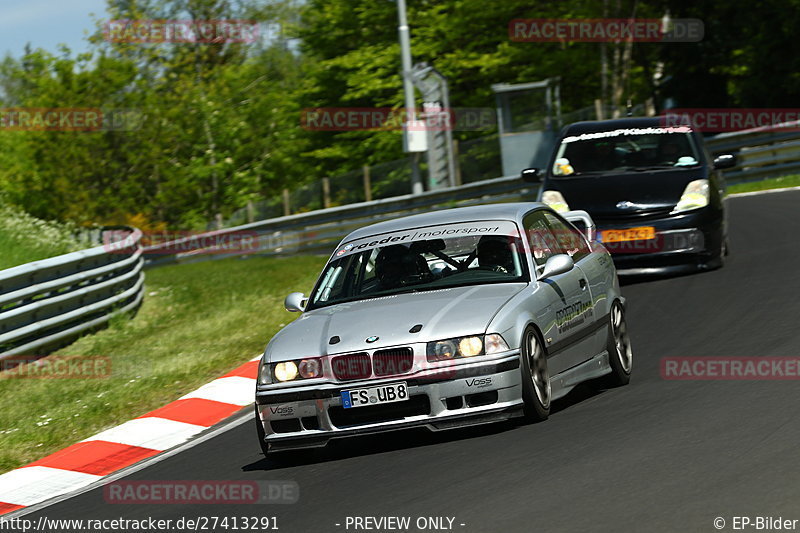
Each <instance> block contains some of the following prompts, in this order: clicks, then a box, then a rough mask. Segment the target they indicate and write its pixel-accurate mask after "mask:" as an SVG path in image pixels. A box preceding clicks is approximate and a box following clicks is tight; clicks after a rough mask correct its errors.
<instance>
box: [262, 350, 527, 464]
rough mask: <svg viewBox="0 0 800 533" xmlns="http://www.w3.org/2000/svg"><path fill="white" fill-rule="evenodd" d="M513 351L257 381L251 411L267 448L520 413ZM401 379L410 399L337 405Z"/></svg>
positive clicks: (443, 426) (449, 425)
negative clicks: (413, 367)
mask: <svg viewBox="0 0 800 533" xmlns="http://www.w3.org/2000/svg"><path fill="white" fill-rule="evenodd" d="M519 364H520V363H519V352H518V351H515V352H506V353H505V354H501V355H500V356H499V357H498V356H492V358H491V359H488V358H487V356H482V357H481V360H480V361H479V362H469V363H467V364H461V365H458V366H451V367H447V368H438V369H427V370H421V371H418V372H411V373H409V374H404V375H400V376H394V377H389V378H380V379H375V378H373V379H368V380H354V381H347V382H337V383H325V384H321V385H315V386H292V387H286V386H281V387H269V386H266V387H259V389H258V390H257V393H256V406H257V412H258V416H259V418H260V420H261V424H262V426H263V428H264V434H265V441H266V442H267V444H268V445H269V449H270V450H281V449H297V448H310V447H319V446H325V445H326V444H327V443H328V441H330V440H331V439H334V438H340V437H348V436H353V435H363V434H370V433H379V432H384V431H393V430H399V429H405V428H411V427H427V428H428V429H430V430H434V431H436V430H444V429H452V428H457V427H465V426H470V425H476V424H483V423H487V422H493V421H498V420H505V419H508V418H511V417H514V416H519V415H521V414H522V389H521V374H520V370H519ZM398 382H405V383H406V384H407V385H408V392H409V399H408V400H406V401H402V402H394V403H387V404H379V405H375V406H366V407H354V408H349V409H344V408H343V407H342V397H341V392H342V391H344V390H352V389H360V388H367V387H375V386H378V385H382V384H391V383H398Z"/></svg>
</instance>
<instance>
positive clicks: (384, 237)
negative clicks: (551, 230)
mask: <svg viewBox="0 0 800 533" xmlns="http://www.w3.org/2000/svg"><path fill="white" fill-rule="evenodd" d="M483 235H510V236H519V231H518V230H517V225H516V224H514V223H513V222H510V221H507V220H488V221H484V222H468V223H463V224H443V225H439V226H427V227H424V228H416V229H410V230H403V231H397V232H392V233H384V234H380V235H372V236H370V237H365V238H363V239H357V240H355V241H352V242H349V243H347V244H345V245H344V246H342V247H340V248H339V249H338V250H337V251H336V253H335V254H334V255H333V259H336V258H339V257H342V256H344V255H345V254H350V253H354V252H363V251H364V250H370V249H372V248H380V247H382V246H389V245H392V244H411V243H412V242H415V241H425V240H430V239H452V238H455V237H469V236H475V237H481V236H483Z"/></svg>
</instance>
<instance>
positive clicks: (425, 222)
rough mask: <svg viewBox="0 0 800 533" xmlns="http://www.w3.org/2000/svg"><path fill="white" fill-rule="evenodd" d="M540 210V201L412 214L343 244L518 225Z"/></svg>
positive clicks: (359, 231) (373, 226)
mask: <svg viewBox="0 0 800 533" xmlns="http://www.w3.org/2000/svg"><path fill="white" fill-rule="evenodd" d="M537 207H546V206H545V205H544V204H542V203H540V202H515V203H507V204H487V205H475V206H470V207H455V208H452V209H442V210H440V211H433V212H430V213H420V214H417V215H409V216H405V217H400V218H395V219H392V220H386V221H383V222H378V223H377V224H371V225H369V226H365V227H363V228H359V229H357V230H355V231H353V232H351V233H350V234H349V235H347V237H345V238H344V239H343V240H342V242H348V241H353V240H356V239H362V238H364V237H369V236H371V235H379V234H382V233H391V232H394V231H403V230H406V229H411V228H421V227H425V226H438V225H441V224H458V223H461V222H472V221H475V220H510V221H513V222H515V221H517V220H519V219H520V218H522V216H523V215H524V214H525V213H527V212H529V211H531V210H532V209H536V208H537Z"/></svg>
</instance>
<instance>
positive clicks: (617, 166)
mask: <svg viewBox="0 0 800 533" xmlns="http://www.w3.org/2000/svg"><path fill="white" fill-rule="evenodd" d="M690 132H691V130H690V129H689V128H687V127H667V128H657V127H653V128H628V129H617V130H610V131H601V132H595V133H584V134H581V135H574V136H570V137H565V138H564V140H563V141H562V142H561V145H560V146H559V147H558V152H557V154H556V158H555V161H554V163H553V168H552V169H551V170H552V175H553V176H554V177H556V178H569V177H573V176H582V175H583V176H585V175H592V174H608V173H614V174H620V173H636V172H643V171H650V170H665V169H675V168H681V167H694V166H697V165H698V164H699V161H700V159H699V157H698V153H697V148H696V146H695V143H694V141H693V139H692V136H691V133H690Z"/></svg>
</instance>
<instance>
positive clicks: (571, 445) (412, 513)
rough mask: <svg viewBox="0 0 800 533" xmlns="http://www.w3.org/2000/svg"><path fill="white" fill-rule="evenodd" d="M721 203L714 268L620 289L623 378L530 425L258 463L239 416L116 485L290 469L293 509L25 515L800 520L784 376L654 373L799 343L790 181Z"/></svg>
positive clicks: (798, 428)
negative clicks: (663, 365) (627, 361)
mask: <svg viewBox="0 0 800 533" xmlns="http://www.w3.org/2000/svg"><path fill="white" fill-rule="evenodd" d="M728 208H729V216H730V229H729V235H730V245H731V255H730V257H729V260H728V263H727V265H726V266H725V267H724V268H722V269H720V270H716V271H712V272H705V273H698V274H692V275H686V276H680V277H671V278H661V279H656V280H652V279H649V280H646V281H641V280H640V281H634V282H627V283H625V284H624V287H623V294H624V295H625V296H626V297H627V299H628V313H627V317H628V324H629V330H630V333H631V337H632V342H633V348H634V357H635V359H634V372H633V378H632V380H631V383H630V385H628V386H625V387H621V388H618V389H612V390H607V391H602V392H594V390H593V389H591V388H590V387H589V386H581V387H579V388H578V389H576V390H575V391H573V393H571V394H570V395H569V396H568V397H567V398H565V399H564V400H561V401H559V402H558V403H557V404H556V405H554V409H553V412H552V414H551V417H550V419H549V420H548V421H546V422H543V423H539V424H533V425H523V424H518V423H503V424H495V425H491V426H483V427H478V428H471V429H463V430H456V431H451V432H442V433H436V434H432V433H428V432H426V431H423V430H413V431H406V432H399V433H390V434H384V435H378V436H370V437H363V438H358V439H349V440H345V441H340V442H336V443H334V444H332V445H331V446H329V448H327V449H324V450H318V451H312V452H302V453H299V452H292V453H290V454H288V455H278V456H276V457H277V458H276V459H273V458H270V459H264V458H263V456H262V455H261V453H260V450H259V447H258V444H257V442H256V436H255V429H254V425H253V423H252V422H250V421H248V423H245V424H242V425H239V426H237V427H234V428H233V429H231V430H230V431H227V432H224V433H221V434H219V435H217V436H215V437H214V438H211V439H209V440H207V441H205V442H201V443H200V444H198V445H196V446H193V447H189V448H187V449H185V450H184V451H182V452H180V453H178V454H175V455H174V456H171V457H168V458H166V459H164V460H162V461H160V462H157V463H154V464H152V465H151V466H149V467H146V468H144V469H141V470H138V471H135V472H133V473H132V474H131V475H129V476H127V477H126V478H125V480H126V481H136V480H289V481H294V482H296V483H297V484H298V485H299V490H300V500H299V502H298V503H295V504H288V505H199V504H197V505H120V504H109V503H106V501H105V500H104V497H103V491H102V489H101V488H97V489H94V490H91V491H89V492H86V493H84V494H80V495H78V496H76V497H73V498H71V499H68V500H65V501H63V502H60V503H57V504H55V505H52V506H49V507H45V508H42V509H39V510H36V511H34V512H33V513H31V514H28V515H27V516H25V518H27V519H31V520H34V521H36V520H37V519H38V517H39V516H46V517H47V518H49V519H62V518H82V519H113V518H130V519H143V518H147V517H153V518H155V519H159V518H165V519H166V518H169V519H173V520H175V519H177V518H180V517H189V518H196V517H201V516H206V517H210V516H218V517H222V516H229V517H234V516H274V517H275V518H276V519H277V525H278V527H279V531H281V532H283V533H311V532H337V531H366V529H354V528H353V526H352V525H351V526H350V527H349V528H348V527H346V520H347V517H348V516H350V517H356V516H357V517H366V516H373V517H381V516H407V517H411V526H412V527H411V528H410V529H407V530H404V531H432V529H417V528H416V525H415V522H416V520H417V519H418V518H419V517H452V518H454V522H453V526H452V527H453V530H454V531H463V532H465V533H472V532H517V531H519V532H523V531H526V532H527V531H539V532H551V531H553V532H561V531H567V532H598V531H608V532H615V533H616V532H620V531H646V532H656V531H668V532H690V531H698V532H706V531H708V532H710V531H717V530H718V529H717V528H715V526H714V520H715V518H717V517H721V518H723V519H724V520H725V522H726V525H725V526H724V529H723V530H728V531H730V530H732V528H733V517H735V516H748V517H751V519H755V518H756V517H758V516H764V517H779V516H780V517H782V518H784V519H787V518H788V519H800V414H798V411H800V387H799V386H798V381H668V380H664V379H662V377H661V375H660V365H659V363H660V359H661V358H663V357H683V356H697V357H708V356H741V357H744V356H793V357H798V356H799V355H800V328H798V322H800V321H799V320H798V317H799V316H800V277H798V272H800V245H798V235H800V216H798V215H799V214H800V191H791V192H784V193H779V194H765V195H762V196H750V197H741V198H736V197H734V198H731V199H729V201H728ZM54 400H55V401H57V399H54ZM336 524H340V525H339V526H337V525H336ZM445 524H447V521H445ZM462 524H463V525H462ZM718 524H719V522H718ZM798 528H800V526H798ZM751 529H752V528H751ZM227 530H231V529H227ZM52 531H57V530H52ZM217 531H226V529H223V528H217ZM372 531H375V530H372ZM381 531H387V529H382V530H381Z"/></svg>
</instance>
